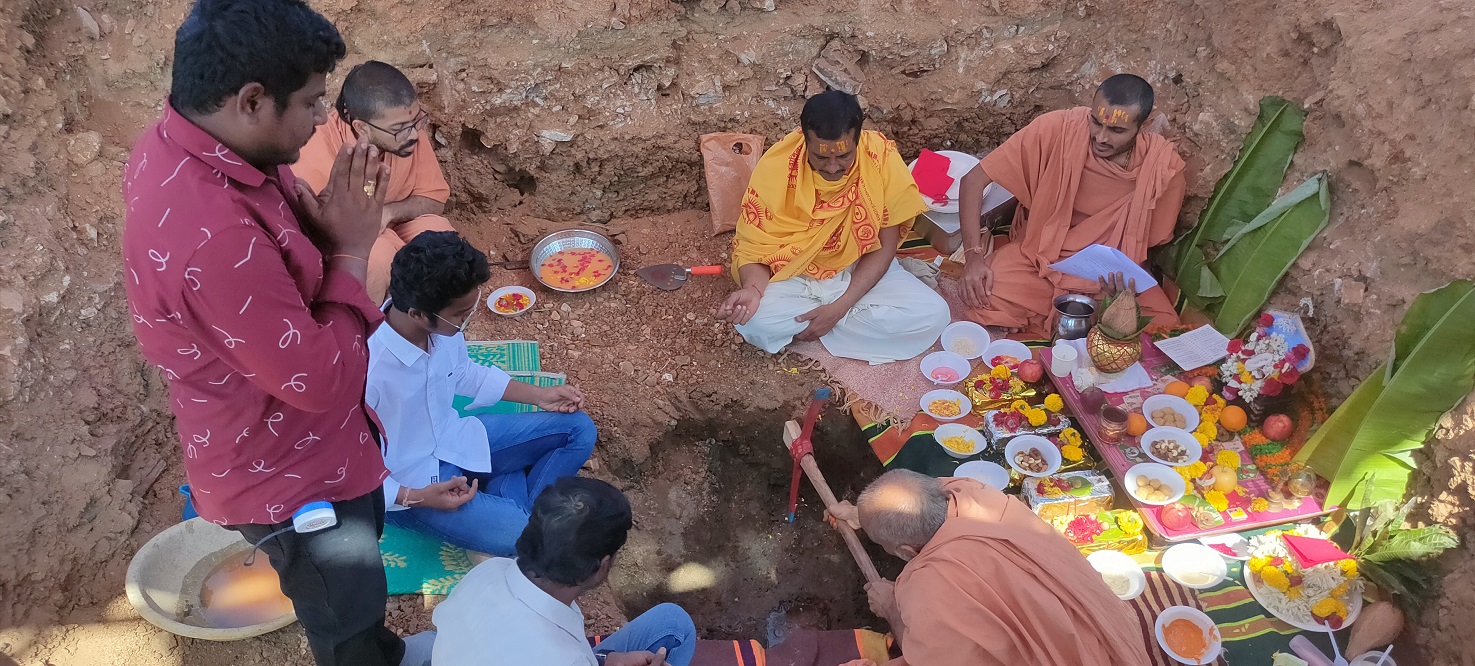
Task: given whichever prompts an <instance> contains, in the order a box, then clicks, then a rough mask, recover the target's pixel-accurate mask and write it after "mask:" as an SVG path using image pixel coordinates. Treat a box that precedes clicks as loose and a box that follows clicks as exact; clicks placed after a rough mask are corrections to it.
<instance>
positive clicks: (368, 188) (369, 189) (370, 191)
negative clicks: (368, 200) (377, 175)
mask: <svg viewBox="0 0 1475 666" xmlns="http://www.w3.org/2000/svg"><path fill="white" fill-rule="evenodd" d="M364 194H367V195H369V196H371V197H372V196H374V181H372V180H371V181H368V182H366V183H364Z"/></svg>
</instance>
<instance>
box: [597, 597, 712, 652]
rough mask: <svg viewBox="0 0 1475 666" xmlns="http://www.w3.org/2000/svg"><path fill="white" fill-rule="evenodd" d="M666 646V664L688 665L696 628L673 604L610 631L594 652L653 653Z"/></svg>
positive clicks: (688, 617) (692, 650)
mask: <svg viewBox="0 0 1475 666" xmlns="http://www.w3.org/2000/svg"><path fill="white" fill-rule="evenodd" d="M661 648H666V663H667V664H670V665H671V666H688V665H689V664H691V658H692V657H693V656H696V652H697V628H696V625H695V624H692V621H691V616H690V615H687V614H686V611H684V610H682V609H681V607H680V606H677V605H676V604H661V605H659V606H656V607H655V608H652V609H650V610H648V611H646V612H644V613H641V614H640V617H637V618H635V619H634V620H631V621H630V624H627V625H625V627H624V628H623V629H620V630H619V631H616V632H615V633H613V634H610V636H609V638H606V639H604V641H602V642H601V643H600V644H599V645H598V646H597V647H595V648H594V651H595V652H655V651H656V650H659V649H661Z"/></svg>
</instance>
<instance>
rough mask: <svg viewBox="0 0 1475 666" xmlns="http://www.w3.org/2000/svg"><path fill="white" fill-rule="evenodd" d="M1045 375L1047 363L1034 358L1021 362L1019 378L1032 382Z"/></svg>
mask: <svg viewBox="0 0 1475 666" xmlns="http://www.w3.org/2000/svg"><path fill="white" fill-rule="evenodd" d="M1044 376H1045V364H1044V363H1041V362H1039V361H1036V360H1034V359H1030V360H1028V361H1023V362H1021V363H1020V364H1019V378H1020V379H1022V380H1024V381H1026V382H1029V383H1031V384H1033V383H1035V382H1037V381H1040V379H1042V378H1044Z"/></svg>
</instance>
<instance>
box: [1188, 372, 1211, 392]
mask: <svg viewBox="0 0 1475 666" xmlns="http://www.w3.org/2000/svg"><path fill="white" fill-rule="evenodd" d="M1188 383H1189V384H1191V385H1193V386H1202V387H1204V390H1205V391H1208V392H1209V393H1213V392H1214V379H1213V378H1212V377H1204V376H1198V377H1194V378H1193V379H1190V380H1188Z"/></svg>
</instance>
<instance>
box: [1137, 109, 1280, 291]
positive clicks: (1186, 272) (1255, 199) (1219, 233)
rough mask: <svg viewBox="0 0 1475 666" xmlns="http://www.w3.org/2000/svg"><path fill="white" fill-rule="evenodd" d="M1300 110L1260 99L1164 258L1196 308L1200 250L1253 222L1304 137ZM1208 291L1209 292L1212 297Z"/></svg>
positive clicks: (1201, 264)
mask: <svg viewBox="0 0 1475 666" xmlns="http://www.w3.org/2000/svg"><path fill="white" fill-rule="evenodd" d="M1305 122H1306V112H1305V111H1303V110H1302V109H1301V108H1300V107H1297V106H1295V105H1294V104H1291V103H1290V102H1288V101H1286V100H1284V99H1281V98H1279V97H1266V98H1263V99H1261V100H1260V114H1259V115H1258V116H1257V117H1256V118H1255V124H1254V126H1252V127H1251V128H1250V133H1249V134H1248V135H1246V136H1245V142H1244V145H1242V146H1241V147H1240V149H1239V156H1238V157H1236V158H1235V160H1234V166H1233V167H1231V168H1230V169H1229V171H1228V172H1227V173H1225V174H1224V176H1223V177H1222V178H1220V179H1219V182H1218V183H1217V184H1216V185H1215V186H1214V194H1213V196H1211V197H1210V198H1209V203H1208V204H1207V205H1206V206H1204V209H1203V212H1201V213H1200V214H1199V217H1198V224H1197V225H1194V227H1193V229H1191V230H1189V231H1188V232H1187V233H1185V234H1184V235H1183V236H1182V237H1180V238H1179V239H1178V240H1177V241H1176V242H1174V244H1173V245H1172V247H1171V250H1170V252H1168V253H1166V256H1165V257H1164V259H1165V263H1167V266H1166V268H1167V269H1168V274H1169V275H1171V276H1172V277H1173V279H1174V280H1177V281H1178V284H1179V287H1181V288H1182V290H1183V294H1184V296H1185V297H1187V298H1188V299H1189V300H1190V301H1193V302H1194V303H1195V305H1198V306H1200V307H1202V306H1203V305H1204V302H1205V300H1206V299H1211V298H1213V297H1212V296H1205V295H1204V293H1203V289H1202V285H1201V280H1202V277H1203V275H1204V271H1203V270H1201V269H1202V267H1204V266H1205V265H1206V261H1205V255H1204V252H1205V251H1207V250H1209V249H1210V246H1211V245H1215V244H1218V243H1223V242H1225V241H1227V240H1229V238H1230V237H1231V236H1233V235H1234V231H1235V229H1236V227H1237V226H1239V225H1241V224H1244V223H1245V222H1247V221H1249V220H1251V219H1254V217H1255V216H1256V215H1258V214H1259V213H1260V211H1262V210H1265V207H1266V206H1269V205H1270V202H1271V200H1272V199H1274V198H1275V194H1276V192H1279V191H1280V184H1281V181H1283V180H1284V179H1285V172H1286V169H1287V168H1289V167H1290V164H1291V157H1293V156H1294V155H1295V154H1296V147H1297V146H1299V145H1300V143H1301V139H1302V138H1303V137H1304V134H1303V131H1302V128H1303V126H1304V125H1305ZM1212 291H1213V290H1212V289H1210V290H1209V293H1212Z"/></svg>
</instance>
